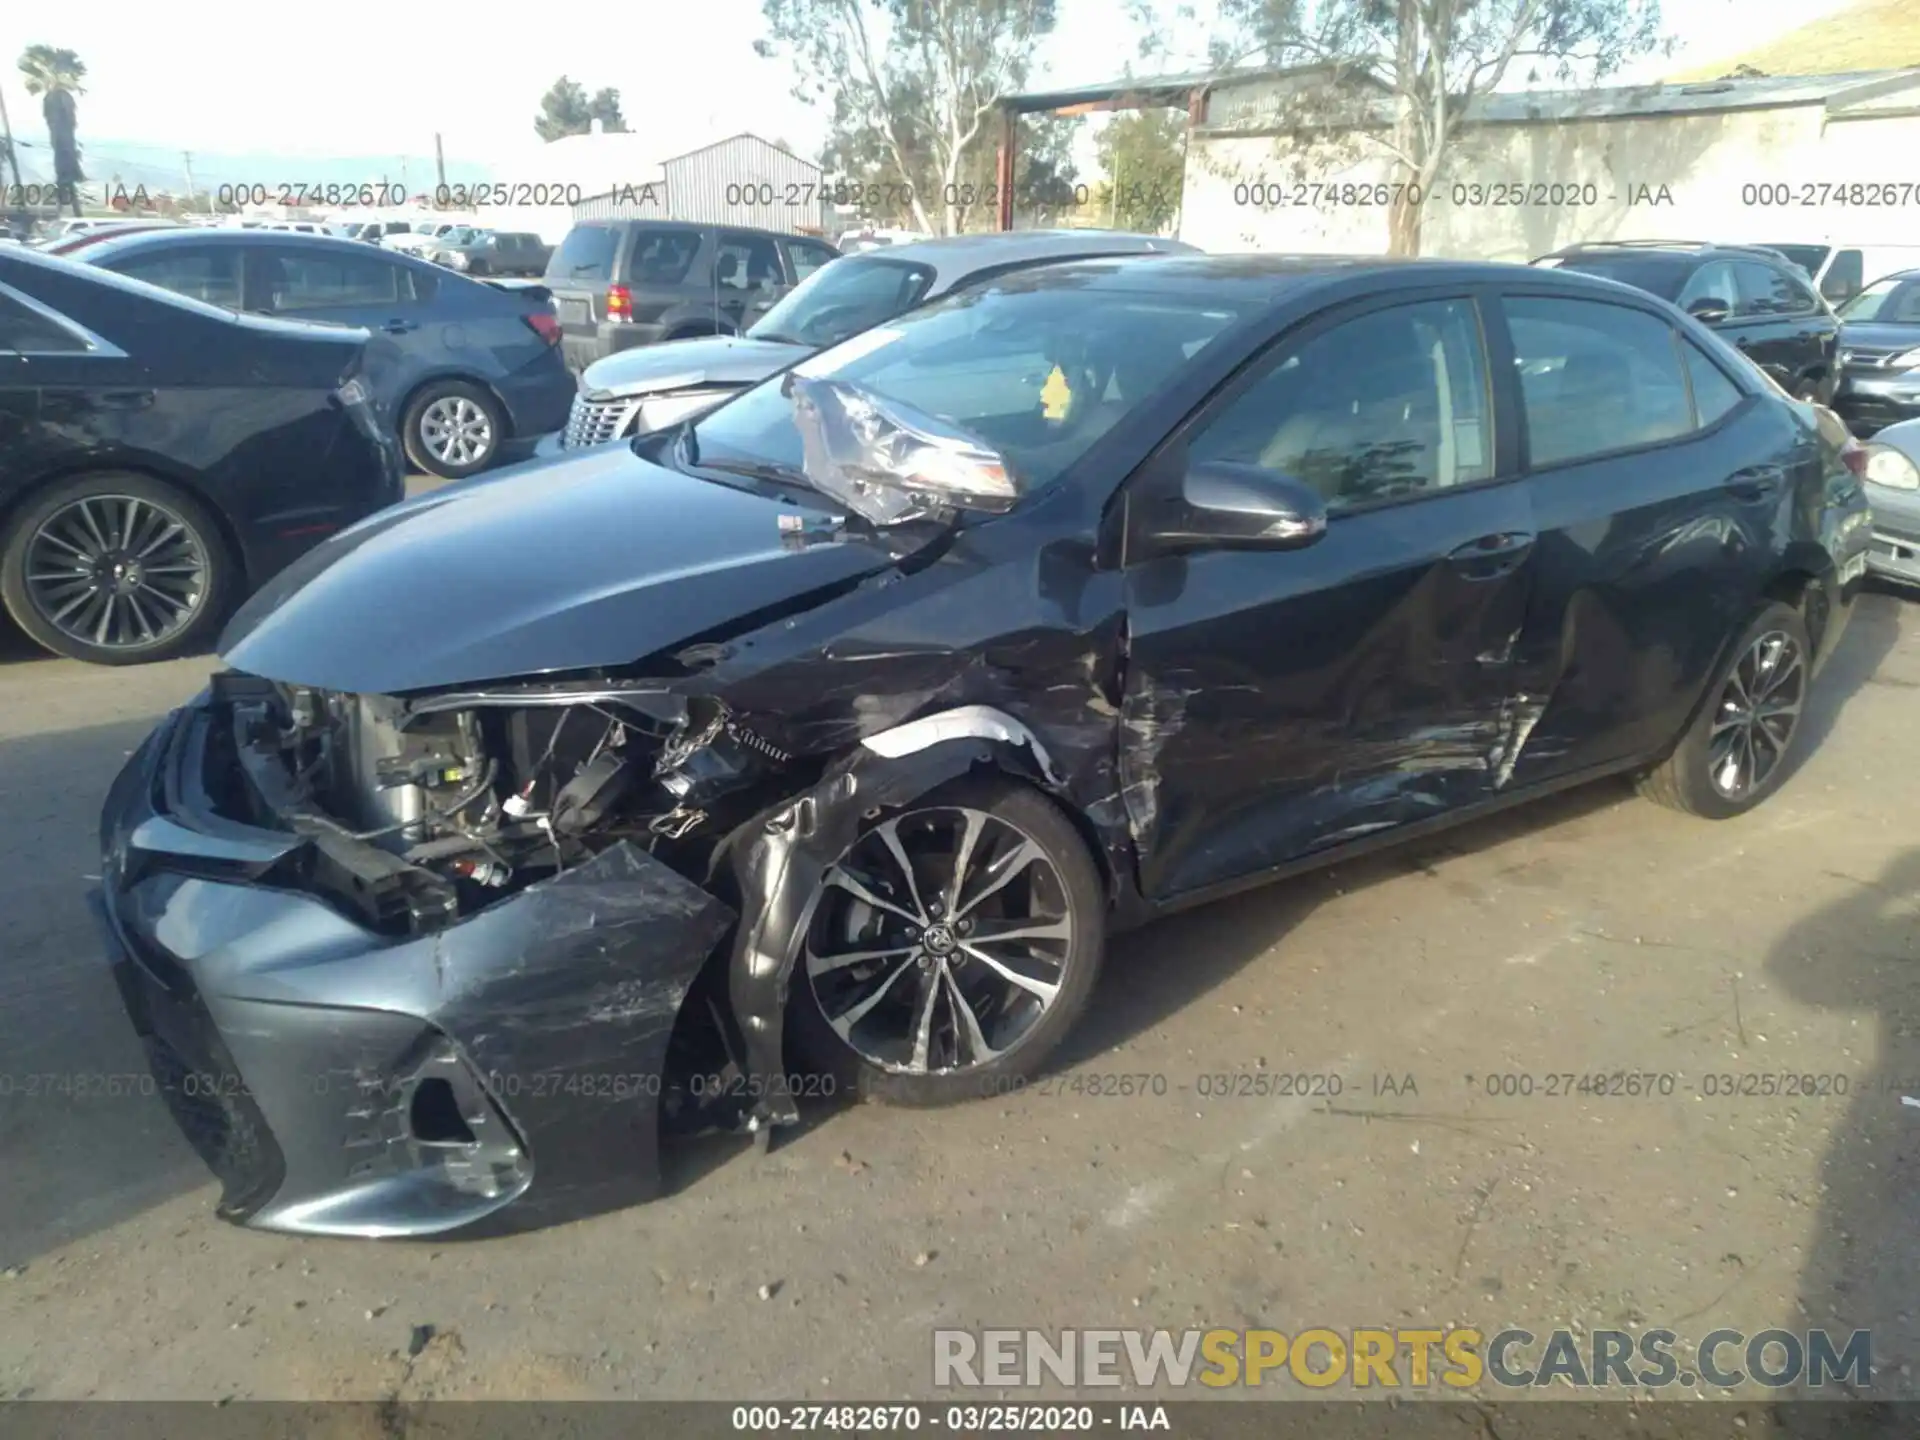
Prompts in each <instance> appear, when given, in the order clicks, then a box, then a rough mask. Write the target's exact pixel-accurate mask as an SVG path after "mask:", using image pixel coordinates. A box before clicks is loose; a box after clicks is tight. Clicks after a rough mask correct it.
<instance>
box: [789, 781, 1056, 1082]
mask: <svg viewBox="0 0 1920 1440" xmlns="http://www.w3.org/2000/svg"><path fill="white" fill-rule="evenodd" d="M1073 940H1074V931H1073V920H1072V917H1071V915H1070V914H1069V911H1068V905H1067V889H1066V886H1065V884H1064V882H1063V880H1062V877H1061V874H1060V871H1059V869H1058V868H1057V867H1056V865H1055V864H1054V862H1053V860H1052V858H1051V857H1050V856H1049V855H1048V854H1047V852H1046V850H1045V848H1044V847H1043V846H1041V845H1040V844H1039V842H1037V841H1036V840H1035V839H1034V838H1033V837H1032V836H1031V835H1029V834H1027V833H1026V832H1025V831H1024V830H1022V829H1020V828H1019V827H1018V826H1016V825H1014V824H1012V823H1010V822H1009V821H1007V820H1004V819H1001V818H1000V817H998V816H995V815H991V814H988V813H987V812H986V811H983V810H975V809H970V808H964V807H952V806H946V807H939V808H929V809H925V810H916V811H909V812H907V813H905V814H902V815H899V816H897V817H895V818H893V819H890V820H887V821H885V822H884V823H882V824H880V825H877V826H875V827H874V828H873V829H872V830H871V831H869V832H868V833H867V834H866V835H864V836H863V837H861V839H860V840H858V841H856V842H855V843H854V845H853V846H852V848H851V849H849V850H848V851H847V853H846V854H845V855H844V856H842V857H841V859H840V861H839V862H838V863H837V864H835V865H834V866H832V867H831V868H830V869H829V870H828V871H827V873H826V876H825V878H824V879H823V881H822V885H821V892H820V895H819V896H818V897H817V899H816V902H815V905H814V912H813V918H812V920H811V922H810V924H809V926H808V931H807V939H806V948H805V957H804V958H805V962H806V969H807V978H808V982H809V984H811V985H812V987H813V994H814V998H815V999H816V1000H817V1001H818V1003H819V1006H820V1011H821V1013H822V1014H823V1015H824V1016H825V1017H826V1020H827V1023H828V1024H829V1025H830V1026H831V1027H832V1028H833V1030H834V1032H835V1033H836V1034H837V1035H839V1037H840V1038H841V1040H842V1041H844V1042H845V1043H846V1044H847V1045H848V1046H849V1047H850V1048H851V1049H852V1050H853V1051H854V1052H855V1053H856V1054H858V1055H859V1056H860V1057H861V1058H862V1059H864V1060H866V1061H867V1062H869V1063H870V1064H873V1065H876V1066H878V1067H880V1068H881V1069H884V1070H889V1071H893V1072H896V1073H902V1074H910V1075H929V1074H952V1073H954V1072H957V1071H965V1070H971V1069H974V1068H976V1067H979V1066H982V1065H986V1064H988V1063H990V1062H992V1061H994V1060H997V1059H999V1058H1000V1057H1001V1056H1003V1055H1005V1054H1006V1053H1007V1052H1008V1051H1010V1050H1012V1049H1014V1048H1016V1047H1017V1046H1019V1045H1020V1044H1021V1042H1022V1041H1023V1040H1024V1039H1025V1038H1026V1037H1027V1036H1028V1035H1029V1034H1031V1033H1032V1031H1033V1029H1034V1027H1035V1026H1036V1025H1037V1024H1038V1023H1039V1022H1040V1020H1041V1018H1042V1017H1043V1016H1044V1015H1046V1014H1047V1013H1048V1011H1050V1010H1051V1009H1052V1008H1053V1006H1054V1004H1055V1002H1056V1001H1057V1000H1058V998H1059V995H1060V989H1061V985H1062V982H1063V981H1064V980H1065V978H1066V969H1067V962H1068V957H1069V955H1070V954H1071V952H1072V946H1073Z"/></svg>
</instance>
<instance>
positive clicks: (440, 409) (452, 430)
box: [400, 380, 504, 480]
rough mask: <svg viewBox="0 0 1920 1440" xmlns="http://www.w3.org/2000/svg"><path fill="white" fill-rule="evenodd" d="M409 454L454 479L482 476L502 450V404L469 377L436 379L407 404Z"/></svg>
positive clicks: (403, 427)
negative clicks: (481, 473)
mask: <svg viewBox="0 0 1920 1440" xmlns="http://www.w3.org/2000/svg"><path fill="white" fill-rule="evenodd" d="M400 428H401V434H402V436H403V437H404V439H405V442H406V447H407V458H408V459H410V460H412V461H413V463H414V464H416V465H418V466H419V467H420V468H421V469H422V470H425V471H427V472H428V473H430V474H433V475H439V476H443V477H444V478H446V479H449V480H459V479H463V478H465V477H466V476H468V475H477V474H478V473H479V472H480V471H482V470H484V469H486V468H487V466H488V465H490V464H492V463H493V458H494V456H495V455H497V454H498V453H499V451H500V440H501V436H502V434H503V431H504V422H503V420H502V417H501V414H500V405H499V402H498V401H496V400H495V399H494V398H493V396H491V395H489V394H488V393H487V392H486V391H485V390H484V389H482V388H481V387H480V386H478V385H475V384H473V383H472V382H470V381H467V380H436V381H434V382H433V383H432V384H430V385H427V386H425V387H423V388H422V389H421V391H420V393H419V394H418V395H416V396H414V397H413V401H412V403H411V404H409V405H408V406H407V413H406V417H405V419H404V420H403V421H402V422H401V427H400Z"/></svg>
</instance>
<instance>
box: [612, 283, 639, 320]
mask: <svg viewBox="0 0 1920 1440" xmlns="http://www.w3.org/2000/svg"><path fill="white" fill-rule="evenodd" d="M607 318H608V319H609V320H631V319H633V292H632V291H631V290H629V289H627V287H626V286H624V285H609V286H608V287H607Z"/></svg>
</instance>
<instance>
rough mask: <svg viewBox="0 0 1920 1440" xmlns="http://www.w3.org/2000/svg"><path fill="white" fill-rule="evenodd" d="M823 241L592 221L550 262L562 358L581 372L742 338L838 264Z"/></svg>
mask: <svg viewBox="0 0 1920 1440" xmlns="http://www.w3.org/2000/svg"><path fill="white" fill-rule="evenodd" d="M839 255H840V252H839V251H837V250H835V249H834V248H833V247H832V246H831V245H829V244H827V243H826V241H824V240H813V239H809V238H807V237H806V236H803V235H780V234H776V233H774V232H773V231H771V230H747V229H741V228H737V227H734V226H727V225H698V224H692V223H688V222H683V221H671V220H588V221H584V222H582V223H581V224H578V225H576V226H574V227H573V229H572V230H571V231H570V232H568V235H567V238H566V240H565V241H564V242H563V243H562V244H561V246H560V248H559V249H558V250H556V251H554V252H553V258H552V259H551V260H549V261H548V262H547V274H546V286H547V288H548V289H549V290H551V291H552V292H553V308H554V311H555V313H556V314H557V315H558V316H559V317H560V326H561V335H562V340H561V346H562V354H563V357H564V358H565V360H566V362H567V364H568V365H569V366H570V367H571V368H573V369H574V370H584V369H586V367H587V366H589V365H591V364H592V363H593V362H594V361H596V360H598V359H600V358H602V357H603V356H606V355H611V354H613V353H614V352H615V351H616V350H629V349H631V348H633V347H634V346H635V345H651V344H653V343H654V342H655V341H658V340H685V339H690V338H691V337H693V336H695V335H737V334H739V333H740V332H741V331H743V330H745V329H746V328H747V327H748V326H749V325H751V324H753V322H754V321H756V320H758V319H759V318H760V317H761V316H762V315H764V314H766V312H767V311H769V310H771V309H772V308H773V306H774V304H775V302H776V301H778V300H779V299H780V297H781V296H783V295H785V294H786V293H787V291H789V290H791V289H792V288H793V287H794V286H795V285H798V284H799V283H800V282H801V281H802V280H804V279H806V278H807V276H809V275H811V274H812V273H813V272H814V271H815V270H818V269H819V268H820V267H821V266H822V265H825V264H826V263H827V262H828V261H829V260H836V259H838V258H839Z"/></svg>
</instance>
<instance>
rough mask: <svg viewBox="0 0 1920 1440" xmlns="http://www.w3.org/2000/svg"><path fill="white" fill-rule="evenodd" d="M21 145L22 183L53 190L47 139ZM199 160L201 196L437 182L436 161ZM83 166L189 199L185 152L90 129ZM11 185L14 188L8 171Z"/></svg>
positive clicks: (424, 186) (483, 172)
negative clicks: (232, 188)
mask: <svg viewBox="0 0 1920 1440" xmlns="http://www.w3.org/2000/svg"><path fill="white" fill-rule="evenodd" d="M15 139H16V141H17V143H18V146H19V155H20V178H21V179H22V180H23V181H24V182H25V183H26V184H28V185H39V184H47V183H50V182H51V181H52V179H53V156H52V155H51V154H50V153H49V151H48V150H47V143H46V140H45V139H44V137H39V136H34V135H19V134H16V136H15ZM192 153H193V160H192V164H193V184H194V189H195V190H197V191H199V192H202V193H204V192H206V191H208V190H213V189H217V188H218V187H220V186H222V185H266V186H269V187H274V186H280V185H305V186H308V187H309V188H311V187H312V186H315V185H364V184H369V183H373V182H379V181H386V182H389V183H392V184H399V183H400V182H401V181H402V179H404V180H405V182H406V184H407V187H408V188H409V189H410V190H415V191H426V190H430V189H431V188H432V187H433V185H434V183H435V175H434V162H433V156H431V155H406V156H401V155H345V156H338V157H335V158H333V159H328V160H314V159H309V158H306V157H303V156H298V155H249V154H245V153H236V152H224V151H215V150H208V151H200V150H195V151H194V152H192ZM80 163H81V165H82V166H83V167H84V168H85V170H86V172H87V179H88V180H89V181H91V182H93V183H95V184H99V185H114V184H118V185H121V186H124V187H125V188H126V189H127V190H129V191H131V190H133V189H135V188H137V187H139V186H143V185H144V186H145V187H146V188H147V190H148V191H149V192H158V191H162V190H164V191H167V192H169V193H171V194H182V193H184V192H185V190H186V166H187V161H186V159H185V158H184V157H183V156H182V154H181V152H180V151H179V150H174V149H166V148H163V147H161V146H158V145H148V144H142V143H140V142H138V141H130V140H114V139H110V138H103V139H95V138H94V137H92V136H90V135H88V134H87V133H86V131H85V130H84V129H82V130H81V132H80ZM491 178H492V175H491V172H490V170H489V168H488V167H487V166H485V165H475V164H467V163H462V162H460V161H456V160H453V159H449V160H448V161H447V181H448V183H449V184H458V183H461V182H465V183H468V184H471V183H473V182H475V181H479V180H488V179H491ZM6 183H7V184H9V185H11V184H12V183H13V172H12V170H11V169H8V171H7V174H6Z"/></svg>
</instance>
